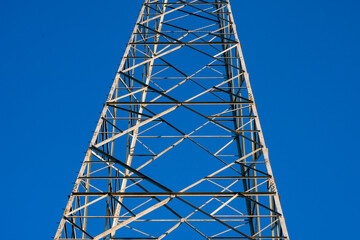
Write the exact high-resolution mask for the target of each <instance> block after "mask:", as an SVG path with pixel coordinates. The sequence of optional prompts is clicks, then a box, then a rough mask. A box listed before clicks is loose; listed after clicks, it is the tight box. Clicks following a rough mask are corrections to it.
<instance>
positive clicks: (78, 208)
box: [55, 0, 289, 240]
mask: <svg viewBox="0 0 360 240" xmlns="http://www.w3.org/2000/svg"><path fill="white" fill-rule="evenodd" d="M184 238H187V239H191V240H192V239H289V236H288V232H287V229H286V225H285V220H284V216H283V213H282V210H281V205H280V201H279V195H278V191H277V189H276V185H275V181H274V177H273V173H272V170H271V167H270V162H269V155H268V149H267V148H266V145H265V142H264V137H263V133H262V130H261V127H260V122H259V117H258V113H257V109H256V105H255V101H254V97H253V93H252V90H251V87H250V82H249V75H248V73H247V71H246V67H245V62H244V58H243V55H242V51H241V46H240V42H239V39H238V35H237V32H236V27H235V23H234V19H233V15H232V11H231V7H230V3H229V0H186V1H185V0H145V2H144V4H143V6H142V9H141V12H140V16H139V18H138V20H137V23H136V25H135V28H134V30H133V33H132V36H131V38H130V41H129V43H128V45H127V48H126V51H125V54H124V57H123V59H122V61H121V64H120V67H119V69H118V72H117V74H116V77H115V79H114V82H113V85H112V87H111V90H110V93H109V96H108V98H107V100H106V103H105V105H104V108H103V110H102V113H101V116H100V119H99V122H98V124H97V126H96V129H95V133H94V135H93V138H92V139H91V143H90V146H89V148H88V150H87V153H86V156H85V159H84V162H83V163H82V166H81V169H80V172H79V175H78V177H77V179H76V182H75V185H74V188H73V190H72V192H71V195H70V197H69V200H68V203H67V205H66V209H65V212H64V214H63V217H62V219H61V222H60V225H59V227H58V230H57V232H56V235H55V240H59V239H95V240H97V239H158V240H160V239H171V240H176V239H184Z"/></svg>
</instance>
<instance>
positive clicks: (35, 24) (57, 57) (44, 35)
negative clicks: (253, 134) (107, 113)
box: [0, 0, 360, 240]
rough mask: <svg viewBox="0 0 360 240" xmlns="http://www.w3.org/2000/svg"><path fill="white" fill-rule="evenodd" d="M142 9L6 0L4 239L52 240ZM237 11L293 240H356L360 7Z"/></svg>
mask: <svg viewBox="0 0 360 240" xmlns="http://www.w3.org/2000/svg"><path fill="white" fill-rule="evenodd" d="M142 2H143V1H142V0H131V1H120V0H117V1H114V0H111V1H101V2H100V1H94V0H91V1H68V0H66V1H38V0H33V1H24V0H22V1H21V0H12V1H1V7H0V89H1V94H0V102H1V118H0V121H1V124H0V126H1V135H2V137H1V140H0V142H1V162H2V164H1V174H0V189H1V198H0V204H1V205H0V206H1V218H0V231H1V236H2V239H9V240H13V239H24V237H25V238H26V239H29V240H30V239H34V240H35V239H36V240H37V239H50V237H52V236H54V234H55V231H56V229H57V226H58V224H57V222H59V221H60V218H61V214H62V211H63V210H62V208H64V207H65V205H66V202H67V195H68V194H70V192H71V189H72V182H74V180H75V178H76V172H77V171H78V170H79V168H80V162H81V161H82V160H83V157H84V151H85V150H86V148H87V146H88V141H89V140H90V138H91V136H92V133H91V131H93V130H94V128H95V125H96V121H97V120H98V117H99V112H100V111H101V109H102V104H103V102H104V101H105V99H106V94H107V93H108V91H109V86H110V85H111V83H112V79H113V77H114V75H115V72H116V70H117V64H118V63H120V60H121V57H122V55H123V51H124V49H125V45H126V43H127V41H128V40H129V37H130V34H131V31H132V29H133V26H134V24H135V21H136V19H137V16H138V12H139V10H140V7H141V4H142ZM231 3H232V8H233V12H234V16H235V21H236V24H237V28H238V32H239V37H240V41H241V43H242V47H243V51H244V55H245V60H246V63H247V68H248V71H249V73H250V80H251V84H252V87H253V91H254V95H255V99H256V102H257V104H258V110H259V115H260V118H261V123H262V127H263V130H264V134H265V139H266V142H267V145H268V148H269V151H270V158H271V163H272V167H273V171H274V174H275V178H276V181H277V185H278V189H279V191H280V194H281V201H282V206H283V210H284V213H285V217H286V221H287V226H288V230H289V233H290V236H291V237H292V239H294V240H295V239H307V240H312V239H343V238H344V236H346V237H345V238H352V239H356V238H357V237H356V236H357V235H358V234H357V231H356V229H357V228H358V224H359V222H360V221H359V218H358V216H359V214H360V209H359V205H358V202H359V196H360V195H359V190H360V187H359V184H358V183H357V182H358V178H359V177H360V174H359V170H360V163H359V162H360V161H359V153H358V150H359V145H360V141H359V137H358V135H359V132H360V128H359V123H358V122H359V117H360V114H359V103H360V101H359V100H360V98H359V87H360V82H359V76H358V72H359V63H360V62H359V55H360V51H359V50H360V47H359V42H360V27H359V23H360V18H359V9H360V3H359V1H356V0H344V1H333V0H326V1H325V0H318V1H311V0H302V1H300V0H299V1H295V0H294V1H289V0H287V1H285V0H278V1H266V0H258V1H256V0H250V1H249V0H232V1H231ZM354 229H355V231H354Z"/></svg>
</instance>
